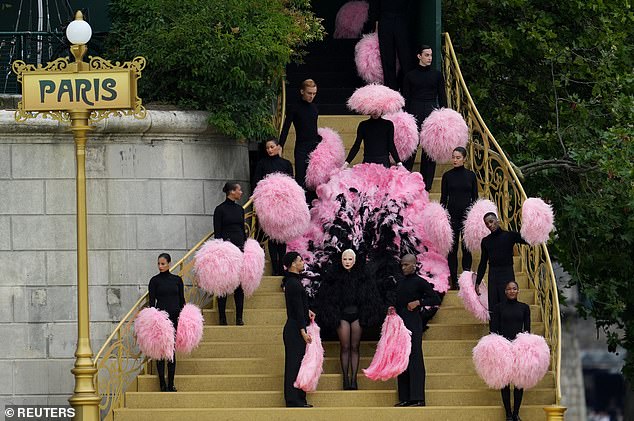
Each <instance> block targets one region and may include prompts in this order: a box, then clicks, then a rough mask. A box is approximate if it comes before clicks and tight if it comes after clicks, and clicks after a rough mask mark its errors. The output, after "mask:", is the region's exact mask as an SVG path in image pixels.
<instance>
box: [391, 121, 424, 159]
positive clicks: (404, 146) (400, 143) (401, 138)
mask: <svg viewBox="0 0 634 421" xmlns="http://www.w3.org/2000/svg"><path fill="white" fill-rule="evenodd" d="M384 118H385V119H386V120H390V121H391V122H392V123H393V124H394V145H395V146H396V152H398V157H399V158H401V161H405V160H406V159H408V158H409V157H411V156H412V155H414V154H415V153H416V152H417V150H418V142H419V138H418V126H417V124H416V118H415V117H414V116H413V115H411V114H409V113H406V112H405V111H397V112H395V113H391V114H386V115H385V117H384Z"/></svg>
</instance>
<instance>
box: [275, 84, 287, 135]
mask: <svg viewBox="0 0 634 421" xmlns="http://www.w3.org/2000/svg"><path fill="white" fill-rule="evenodd" d="M280 85H281V86H280V92H279V94H278V96H277V102H276V110H275V115H274V116H273V125H274V126H276V128H277V137H278V138H279V137H280V135H281V134H282V127H284V120H285V119H286V78H285V77H284V75H282V76H281V77H280Z"/></svg>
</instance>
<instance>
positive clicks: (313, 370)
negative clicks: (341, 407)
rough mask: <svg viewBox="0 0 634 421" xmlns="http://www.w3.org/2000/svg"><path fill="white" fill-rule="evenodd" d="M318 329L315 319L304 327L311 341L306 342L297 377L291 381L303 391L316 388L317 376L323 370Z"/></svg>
mask: <svg viewBox="0 0 634 421" xmlns="http://www.w3.org/2000/svg"><path fill="white" fill-rule="evenodd" d="M320 330H321V329H320V328H319V326H318V325H317V323H315V321H312V322H310V325H308V327H307V328H306V333H308V334H309V335H310V337H311V338H312V341H311V342H310V343H309V344H306V353H305V354H304V358H303V359H302V365H301V366H300V367H299V373H297V379H296V380H295V383H293V386H295V387H296V388H298V389H302V390H303V391H305V392H314V391H315V390H317V383H319V377H320V376H321V372H322V371H323V365H324V346H323V345H322V343H321V336H320V335H319V332H320Z"/></svg>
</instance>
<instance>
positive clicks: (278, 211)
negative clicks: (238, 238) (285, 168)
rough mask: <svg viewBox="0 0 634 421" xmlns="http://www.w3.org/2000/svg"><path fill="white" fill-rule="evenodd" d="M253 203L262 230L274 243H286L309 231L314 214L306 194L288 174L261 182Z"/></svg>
mask: <svg viewBox="0 0 634 421" xmlns="http://www.w3.org/2000/svg"><path fill="white" fill-rule="evenodd" d="M253 203H254V205H255V208H256V212H257V215H258V220H259V221H260V225H261V226H262V229H263V230H264V232H266V233H267V234H268V236H269V237H271V238H272V239H274V240H277V241H279V242H282V243H286V242H289V241H291V240H293V239H294V238H297V237H299V236H301V235H302V234H304V232H306V230H307V229H308V226H309V224H310V213H309V212H308V205H307V204H306V196H305V195H304V190H303V189H302V188H301V187H300V186H299V185H298V184H297V183H296V182H295V180H293V179H292V178H291V177H289V176H288V175H286V174H280V173H273V174H269V175H268V176H266V177H265V178H264V180H262V181H260V182H259V183H258V185H257V187H256V188H255V190H254V191H253ZM281 215H284V217H283V218H282V217H280V216H281Z"/></svg>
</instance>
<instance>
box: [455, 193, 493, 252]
mask: <svg viewBox="0 0 634 421" xmlns="http://www.w3.org/2000/svg"><path fill="white" fill-rule="evenodd" d="M489 212H493V213H494V214H496V215H497V214H498V209H497V207H496V206H495V203H493V202H491V201H490V200H488V199H478V200H476V201H475V202H474V203H473V205H471V208H469V210H468V211H467V217H466V218H465V220H464V225H463V229H462V234H463V238H462V239H463V241H464V243H465V246H467V248H468V249H469V251H471V253H479V252H480V244H481V243H482V239H483V238H484V237H486V236H487V235H489V234H491V231H489V229H488V228H487V226H486V225H485V224H484V220H483V219H482V218H484V215H486V214H487V213H489Z"/></svg>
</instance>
